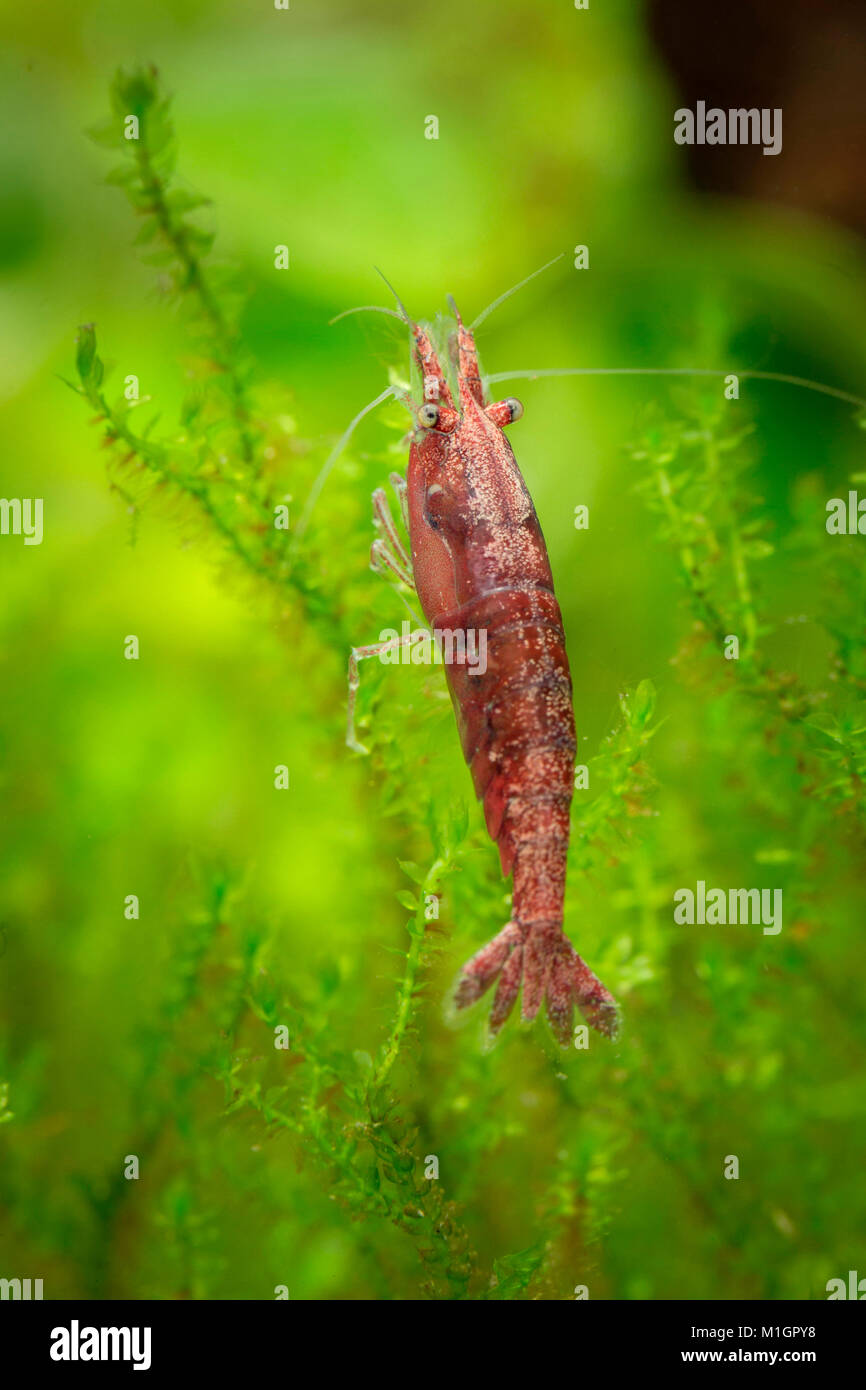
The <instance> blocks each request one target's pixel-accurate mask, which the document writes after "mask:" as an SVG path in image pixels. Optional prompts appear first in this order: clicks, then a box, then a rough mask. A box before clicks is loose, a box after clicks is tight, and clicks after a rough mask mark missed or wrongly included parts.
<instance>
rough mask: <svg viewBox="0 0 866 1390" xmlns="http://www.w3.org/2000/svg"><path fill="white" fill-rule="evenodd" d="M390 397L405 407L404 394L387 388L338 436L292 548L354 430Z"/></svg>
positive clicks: (298, 527) (299, 521)
mask: <svg viewBox="0 0 866 1390" xmlns="http://www.w3.org/2000/svg"><path fill="white" fill-rule="evenodd" d="M391 396H393V397H395V399H396V400H398V401H400V403H401V405H404V406H405V405H406V393H405V392H403V391H401V390H400V388H399V386H389V387H388V388H387V390H385V391H383V392H382V394H381V396H377V397H376V399H375V400H374V401H370V404H369V405H365V406H364V409H363V410H359V411H358V414H357V415H356V416H355V418H354V420H352V422H351V424H349V425H348V426H347V428H346V429H345V430H344V431H343V433H342V434H341V435H340V438H339V439H338V440H337V442H336V444H335V445H334V447H333V449H332V450H331V452H330V453H329V455H328V457H327V458H326V459H325V462H324V463H323V464H322V467H321V468H320V469H319V472H318V474H317V475H316V479H315V481H314V483H313V486H312V487H311V488H310V492H309V495H308V497H307V500H306V502H305V503H304V509H303V511H302V512H301V515H300V517H299V519H298V524H297V526H296V527H295V530H294V536H293V538H292V544H293V548H294V547H295V546H297V543H298V541H299V540H300V539H301V537H302V536H303V534H304V532H305V531H306V529H307V527H308V526H309V524H310V517H311V516H312V514H313V508H314V507H315V505H316V503H317V502H318V500H319V495H320V493H321V491H322V488H323V487H324V486H325V483H326V482H327V481H328V474H329V473H330V472H331V469H332V468H333V467H334V464H335V463H336V462H337V459H338V458H339V457H340V455H341V453H342V452H343V450H344V449H345V447H346V445H347V444H348V442H349V440H350V439H351V438H352V435H353V434H354V432H355V429H356V428H357V426H358V425H360V423H361V421H362V420H363V418H364V416H365V415H369V414H370V411H371V410H375V409H376V406H377V405H381V404H382V402H383V401H387V400H388V399H389V397H391ZM406 408H407V409H408V410H409V411H410V413H411V406H406Z"/></svg>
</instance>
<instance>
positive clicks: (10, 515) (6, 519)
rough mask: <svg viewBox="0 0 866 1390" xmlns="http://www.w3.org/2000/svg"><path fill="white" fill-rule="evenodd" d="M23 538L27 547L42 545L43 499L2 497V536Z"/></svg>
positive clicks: (0, 527)
mask: <svg viewBox="0 0 866 1390" xmlns="http://www.w3.org/2000/svg"><path fill="white" fill-rule="evenodd" d="M9 535H12V536H23V537H24V544H25V545H41V544H42V498H41V497H0V536H9Z"/></svg>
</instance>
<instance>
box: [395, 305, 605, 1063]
mask: <svg viewBox="0 0 866 1390" xmlns="http://www.w3.org/2000/svg"><path fill="white" fill-rule="evenodd" d="M452 307H453V306H452ZM413 332H414V335H415V357H416V362H417V365H418V368H419V371H420V372H421V374H422V377H423V383H424V402H425V403H426V404H427V405H428V406H429V405H431V404H432V405H433V406H434V407H435V408H436V410H437V411H438V417H437V416H434V419H435V420H436V423H435V424H434V425H432V426H429V427H428V428H426V429H425V430H423V431H419V432H418V433H417V434H416V435H415V437H414V438H413V442H412V446H411V449H410V456H409V470H408V477H407V483H408V509H409V533H410V540H411V545H412V569H413V576H414V580H415V585H416V588H417V591H418V597H419V599H420V602H421V606H422V608H423V610H424V614H425V616H426V617H427V620H428V622H430V623H431V624H432V626H433V629H434V632H436V633H441V634H444V633H447V632H448V631H451V632H458V633H463V634H465V641H466V649H467V652H469V653H470V659H468V660H466V661H463V662H455V661H453V660H452V661H450V662H448V661H446V668H445V669H446V674H447V679H448V684H449V689H450V691H451V697H452V701H453V704H454V710H455V713H456V716H457V723H458V727H459V730H460V738H461V741H462V745H463V753H464V756H465V758H466V761H467V763H468V764H469V768H470V771H471V774H472V781H473V784H474V786H475V792H476V795H477V796H478V798H479V799H480V800H481V801H482V802H483V805H484V815H485V819H486V823H487V829H488V831H489V834H490V837H491V839H492V840H494V841H495V843H496V844H497V846H498V848H499V854H500V858H501V862H502V872H503V874H504V875H505V876H506V877H507V876H508V875H509V874H513V875H514V881H513V892H512V915H511V920H510V921H509V922H508V923H507V924H506V925H505V927H504V928H503V929H502V930H501V931H500V932H499V933H498V934H497V936H495V937H494V938H493V940H492V941H490V942H489V943H488V944H487V945H486V946H484V947H482V949H481V950H480V951H478V952H477V953H476V955H475V956H473V957H472V959H471V960H470V961H468V962H467V964H466V965H465V966H464V967H463V971H462V973H461V976H460V979H459V981H458V985H457V989H456V993H455V1003H456V1005H457V1007H458V1008H464V1007H467V1006H468V1005H470V1004H472V1003H473V1002H474V1001H475V1000H476V999H478V998H479V997H480V996H481V995H482V994H483V993H485V991H486V990H487V989H488V988H490V987H491V986H492V985H493V984H494V982H496V984H497V988H496V993H495V996H494V1000H493V1006H492V1010H491V1014H490V1026H491V1030H492V1031H493V1032H496V1031H497V1030H498V1029H499V1028H500V1027H501V1026H502V1024H503V1023H504V1021H505V1019H506V1018H507V1017H508V1015H509V1013H510V1012H511V1009H512V1008H513V1006H514V1003H515V1001H516V999H517V996H518V994H520V993H521V990H522V1002H521V1014H522V1017H523V1018H524V1019H525V1020H531V1019H532V1018H534V1017H535V1015H536V1014H537V1012H538V1010H539V1008H540V1006H541V1004H542V1003H543V1002H546V1006H547V1015H548V1018H549V1020H550V1023H551V1026H552V1028H553V1031H554V1033H555V1034H556V1036H557V1037H558V1038H559V1040H560V1042H561V1043H563V1044H564V1045H567V1044H568V1042H569V1040H570V1037H571V1020H572V1014H573V1009H574V1006H575V1005H577V1007H578V1008H579V1009H580V1010H581V1011H582V1013H583V1015H584V1017H585V1018H586V1019H587V1021H588V1022H590V1023H591V1024H592V1025H593V1026H594V1027H596V1028H598V1029H600V1030H601V1031H602V1032H604V1033H607V1034H608V1035H612V1034H613V1033H615V1031H616V1026H617V1019H618V1011H617V1007H616V1004H615V1002H614V1000H613V997H612V996H611V995H610V994H609V992H608V991H607V990H606V989H605V987H604V985H602V984H601V982H600V981H599V980H598V979H597V978H596V977H595V975H594V974H593V973H592V971H591V970H590V969H589V968H588V966H586V965H585V964H584V962H583V961H582V960H581V958H580V956H578V954H577V952H576V951H575V949H574V947H573V946H572V944H571V942H570V941H569V940H568V938H567V937H566V936H565V935H564V934H563V930H562V920H563V903H564V896H565V873H566V858H567V853H568V839H569V813H570V807H571V799H572V794H573V788H574V761H575V751H576V743H575V728H574V714H573V710H572V689H571V675H570V672H569V666H568V658H567V656H566V649H565V634H564V632H563V626H562V614H561V612H560V608H559V604H558V602H557V600H556V597H555V594H554V591H553V577H552V574H551V570H550V562H549V560H548V556H547V547H546V545H545V543H544V537H543V535H542V532H541V527H540V526H539V523H538V518H537V516H536V514H535V508H534V506H533V504H532V498H531V497H530V495H529V491H528V489H527V487H526V484H525V482H524V480H523V477H522V476H521V473H520V469H519V468H518V466H517V463H516V460H515V458H514V454H513V453H512V450H511V446H510V445H509V443H508V441H507V439H506V438H505V435H504V433H503V428H502V426H503V424H504V423H510V421H511V420H512V419H513V418H514V414H515V412H514V410H513V409H512V406H515V405H516V403H514V402H504V403H501V404H499V405H494V406H488V405H487V404H485V400H484V393H483V388H482V383H481V378H480V374H479V371H478V364H477V357H476V354H475V345H474V341H473V339H472V335H471V333H469V332H468V330H466V329H464V328H463V326H462V324H460V322H459V318H458V332H457V334H456V335H454V337H453V339H452V341H451V344H450V352H451V357H452V361H453V363H454V366H455V368H456V371H457V381H458V386H459V403H458V404H459V410H458V408H457V406H456V405H455V402H454V399H453V397H452V394H451V391H450V388H449V385H448V382H447V380H446V378H445V376H444V374H443V373H442V371H441V368H440V365H439V361H438V358H437V356H436V353H435V351H434V349H433V347H432V343H431V340H430V336H429V334H428V332H427V331H426V330H425V329H424V328H423V327H421V326H418V325H416V326H414V327H413ZM517 409H518V410H519V407H517ZM470 634H473V636H474V642H473V644H472V647H471V648H470ZM482 634H483V635H484V637H485V639H486V651H485V658H486V666H485V665H484V663H482V662H480V661H478V660H477V659H476V658H477V654H478V651H479V645H480V639H481V635H482Z"/></svg>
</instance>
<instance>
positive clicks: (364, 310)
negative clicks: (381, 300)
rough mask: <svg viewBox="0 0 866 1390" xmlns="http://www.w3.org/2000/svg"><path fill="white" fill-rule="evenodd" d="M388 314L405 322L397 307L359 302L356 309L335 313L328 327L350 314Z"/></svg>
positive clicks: (329, 320)
mask: <svg viewBox="0 0 866 1390" xmlns="http://www.w3.org/2000/svg"><path fill="white" fill-rule="evenodd" d="M369 313H375V314H388V315H390V317H391V318H392V319H399V320H400V322H401V323H402V322H403V315H402V314H398V313H397V310H396V309H385V308H384V307H383V306H382V305H381V304H359V305H358V306H357V308H355V309H344V310H343V312H342V313H341V314H335V315H334V317H333V318H332V319H328V327H329V328H330V327H331V325H332V324H335V323H339V322H340V319H345V318H348V316H349V314H369Z"/></svg>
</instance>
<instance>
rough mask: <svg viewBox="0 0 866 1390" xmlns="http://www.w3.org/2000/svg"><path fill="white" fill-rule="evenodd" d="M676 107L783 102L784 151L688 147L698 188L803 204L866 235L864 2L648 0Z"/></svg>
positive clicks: (651, 27) (650, 25) (650, 24)
mask: <svg viewBox="0 0 866 1390" xmlns="http://www.w3.org/2000/svg"><path fill="white" fill-rule="evenodd" d="M648 28H649V32H650V35H651V37H652V40H653V42H654V44H655V45H656V48H657V50H658V51H659V53H660V56H661V58H662V61H663V62H664V64H665V66H666V67H667V69H668V70H669V72H670V74H671V76H672V78H673V80H674V82H675V84H676V87H677V91H678V96H679V103H678V104H681V105H683V106H687V107H691V108H694V106H695V103H696V102H697V101H705V102H706V103H707V106H708V107H710V106H718V107H722V108H723V109H729V108H732V107H759V108H760V107H770V108H775V107H781V108H782V111H783V118H782V119H783V146H782V150H781V153H780V154H779V155H777V156H765V155H764V154H763V151H762V150H761V148H760V147H759V146H755V147H740V146H734V147H732V146H728V145H715V146H711V145H692V146H690V147H687V148H686V149H684V154H685V156H686V158H687V161H688V167H689V170H690V173H691V177H692V179H693V181H694V184H695V186H696V187H697V188H699V189H702V190H705V191H708V192H716V193H725V194H734V195H737V196H741V197H752V198H760V199H762V200H763V201H768V202H778V203H782V204H784V205H786V206H787V207H795V208H802V209H803V210H804V211H807V212H810V213H814V214H817V215H819V216H823V217H828V218H832V219H834V220H835V221H837V222H839V223H842V224H844V225H845V226H848V227H851V228H853V229H854V230H856V231H858V232H861V233H862V232H866V187H864V180H863V171H864V164H866V158H864V156H866V3H864V0H819V3H814V0H759V3H755V0H729V3H728V4H725V5H714V6H710V5H706V4H704V5H696V4H694V3H692V0H650V3H649V6H648Z"/></svg>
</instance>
